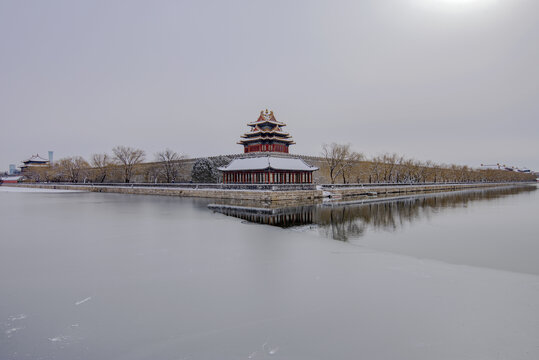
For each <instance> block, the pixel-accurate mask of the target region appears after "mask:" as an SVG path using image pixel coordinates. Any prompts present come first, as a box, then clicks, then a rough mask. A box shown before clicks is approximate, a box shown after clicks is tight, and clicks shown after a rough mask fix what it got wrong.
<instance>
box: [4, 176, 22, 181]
mask: <svg viewBox="0 0 539 360" xmlns="http://www.w3.org/2000/svg"><path fill="white" fill-rule="evenodd" d="M20 179H22V176H3V177H0V180H2V181H19V180H20Z"/></svg>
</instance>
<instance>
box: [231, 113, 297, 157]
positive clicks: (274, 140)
mask: <svg viewBox="0 0 539 360" xmlns="http://www.w3.org/2000/svg"><path fill="white" fill-rule="evenodd" d="M247 125H249V126H250V127H251V131H249V132H247V133H245V135H242V136H241V140H240V141H239V142H238V144H241V145H243V147H244V148H243V149H244V150H243V152H246V153H250V152H280V153H288V147H289V146H290V145H294V144H295V142H294V141H293V140H292V138H291V137H290V134H288V133H286V132H284V131H283V130H282V128H283V127H285V126H286V124H285V123H282V122H280V121H277V119H275V116H274V115H273V111H268V110H266V111H265V112H264V111H261V112H260V116H259V117H258V120H256V121H255V122H250V123H248V124H247Z"/></svg>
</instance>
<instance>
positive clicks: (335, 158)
mask: <svg viewBox="0 0 539 360" xmlns="http://www.w3.org/2000/svg"><path fill="white" fill-rule="evenodd" d="M322 156H323V157H324V160H325V162H326V164H327V166H328V169H329V177H330V180H331V183H332V184H335V181H336V179H337V178H338V177H339V176H342V178H343V182H345V183H346V178H347V176H348V175H349V173H350V169H351V167H352V166H353V165H354V164H355V163H357V162H358V161H359V160H361V159H362V158H363V155H361V154H359V153H356V152H354V151H352V150H351V149H350V145H349V144H346V145H342V144H336V143H332V144H331V145H327V144H324V145H323V146H322Z"/></svg>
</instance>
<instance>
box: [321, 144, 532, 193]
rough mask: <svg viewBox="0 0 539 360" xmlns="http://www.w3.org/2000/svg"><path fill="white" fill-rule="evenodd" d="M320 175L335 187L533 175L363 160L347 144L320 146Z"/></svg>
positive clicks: (394, 159)
mask: <svg viewBox="0 0 539 360" xmlns="http://www.w3.org/2000/svg"><path fill="white" fill-rule="evenodd" d="M322 158H323V166H322V167H321V171H322V175H323V176H325V177H326V178H327V180H328V181H329V182H331V183H332V184H335V183H344V184H346V183H425V182H433V183H438V182H487V181H488V182H492V181H496V182H505V181H533V180H534V179H535V176H534V175H533V174H526V173H519V172H515V171H506V170H493V169H473V168H470V167H468V166H460V165H439V164H435V163H433V162H432V161H425V162H422V161H418V160H414V159H410V158H406V157H404V156H401V155H397V154H383V155H380V156H376V157H374V158H372V159H369V160H366V159H365V156H364V155H363V154H361V153H357V152H355V151H353V150H352V149H351V146H350V145H348V144H344V145H343V144H335V143H333V144H329V145H328V144H326V145H323V146H322Z"/></svg>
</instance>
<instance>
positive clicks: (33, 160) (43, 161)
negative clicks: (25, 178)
mask: <svg viewBox="0 0 539 360" xmlns="http://www.w3.org/2000/svg"><path fill="white" fill-rule="evenodd" d="M48 162H49V160H48V159H43V158H42V157H41V156H39V154H35V155H32V156H30V158H28V159H26V160H24V161H23V163H24V164H26V165H30V164H47V163H48Z"/></svg>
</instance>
